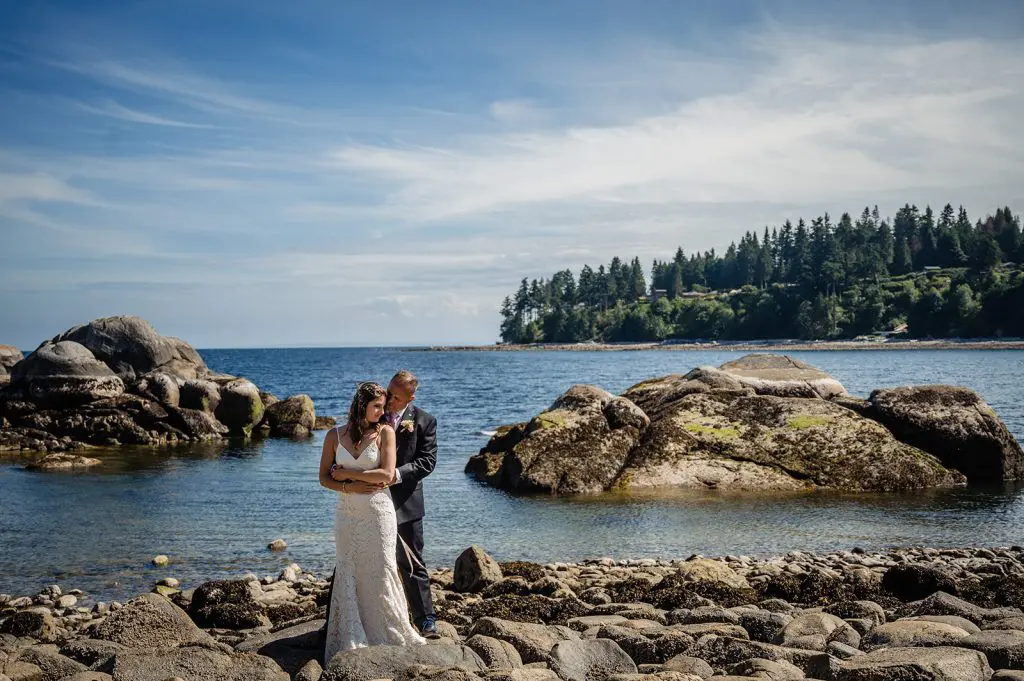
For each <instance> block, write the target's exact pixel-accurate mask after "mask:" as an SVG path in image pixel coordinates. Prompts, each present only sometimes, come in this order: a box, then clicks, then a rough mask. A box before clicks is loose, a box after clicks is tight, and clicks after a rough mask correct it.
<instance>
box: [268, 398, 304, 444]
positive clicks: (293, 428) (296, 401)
mask: <svg viewBox="0 0 1024 681" xmlns="http://www.w3.org/2000/svg"><path fill="white" fill-rule="evenodd" d="M266 421H267V422H268V423H269V424H270V434H271V435H277V436H284V437H308V436H309V435H310V433H311V432H312V431H313V428H314V427H315V426H316V410H315V409H314V407H313V400H312V399H311V398H310V397H309V395H294V396H293V397H289V398H288V399H286V400H280V401H277V402H274V403H272V404H270V405H269V406H268V407H267V408H266Z"/></svg>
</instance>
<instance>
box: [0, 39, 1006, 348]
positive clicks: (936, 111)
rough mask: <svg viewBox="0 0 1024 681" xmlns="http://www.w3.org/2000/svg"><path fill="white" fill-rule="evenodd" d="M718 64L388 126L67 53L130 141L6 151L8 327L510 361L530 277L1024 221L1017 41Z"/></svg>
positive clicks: (569, 48) (646, 67) (586, 70)
mask: <svg viewBox="0 0 1024 681" xmlns="http://www.w3.org/2000/svg"><path fill="white" fill-rule="evenodd" d="M809 36H812V37H809ZM813 36H818V37H817V38H815V37H813ZM715 44H716V50H715V52H714V53H704V52H701V51H699V50H696V51H695V50H694V49H690V50H683V49H680V48H678V47H676V46H672V45H659V44H655V43H652V41H645V40H640V39H636V40H629V41H626V40H623V41H620V42H619V43H617V45H618V46H619V47H618V48H617V49H608V50H606V51H604V52H600V51H597V52H595V50H594V49H593V48H588V49H587V50H583V49H582V48H581V47H580V46H578V45H571V44H567V45H558V46H551V47H549V49H548V50H547V51H545V52H543V53H542V55H541V57H538V56H537V54H538V53H537V51H520V53H522V54H523V55H527V56H520V53H516V54H513V55H512V56H507V57H506V58H507V59H510V60H518V61H516V62H515V63H514V64H510V65H509V68H508V73H510V74H514V75H513V76H510V77H509V78H510V80H509V82H507V83H502V84H501V87H500V88H498V89H499V90H500V92H498V93H497V94H496V93H493V92H492V93H490V96H487V97H479V98H466V99H460V97H459V96H449V95H450V93H448V92H444V91H442V92H433V93H431V92H427V91H425V90H424V89H423V88H422V87H421V86H420V84H418V83H417V84H407V86H408V87H409V88H410V91H415V92H416V93H417V97H416V98H411V97H410V99H409V100H408V101H404V102H403V101H401V97H397V96H396V97H392V98H391V99H390V100H389V102H388V103H387V104H383V103H379V102H374V101H372V100H365V99H364V100H361V101H358V102H357V101H352V102H350V101H348V100H347V99H346V97H345V91H344V84H343V83H340V84H337V88H338V93H339V94H338V96H337V97H334V98H327V97H325V96H323V93H322V89H323V85H322V84H321V85H318V86H317V88H316V89H315V91H312V90H302V89H293V90H289V96H288V97H285V96H283V95H280V94H279V95H278V96H276V97H275V96H272V95H271V94H268V93H274V92H275V89H274V87H273V83H265V84H261V86H259V87H257V86H256V85H255V83H256V81H258V77H257V76H258V74H254V73H250V80H249V81H247V82H243V81H239V80H235V79H228V78H225V77H223V76H222V75H221V76H218V75H217V74H213V73H207V72H204V70H203V69H202V68H200V67H198V66H196V65H195V64H189V63H188V62H187V61H185V60H184V58H183V57H179V58H174V57H168V56H158V57H153V56H152V55H145V54H131V55H127V54H124V53H117V52H114V53H110V52H105V51H103V50H100V49H85V48H81V49H78V51H77V52H76V51H75V50H74V49H70V48H66V49H65V52H56V53H45V54H49V56H46V57H43V58H42V60H43V61H45V62H46V63H47V64H48V65H49V68H51V69H53V68H56V69H58V70H59V71H60V72H61V73H62V74H63V75H64V76H67V75H70V76H73V77H75V78H76V79H78V80H77V81H76V82H78V84H84V87H83V89H84V90H86V94H76V97H77V98H76V99H75V100H71V99H69V98H68V97H67V96H66V95H65V94H64V93H60V96H59V97H51V99H54V100H59V101H60V102H61V103H62V104H63V105H64V106H63V109H65V110H72V111H77V113H79V114H88V116H83V120H87V121H88V125H89V126H96V123H97V122H99V123H102V122H103V121H104V119H116V120H119V121H122V122H124V123H125V124H128V125H127V126H122V125H118V126H114V127H115V128H116V130H117V132H116V133H109V134H108V133H107V132H106V131H104V130H103V128H102V126H99V128H98V129H99V132H98V133H96V134H93V135H92V137H90V138H89V139H88V140H87V142H88V143H86V142H82V141H81V140H80V139H78V138H72V139H71V140H70V141H66V144H62V143H54V144H52V145H45V144H38V145H36V146H33V145H31V144H20V143H19V144H13V143H10V144H8V148H3V147H2V146H0V232H2V234H3V236H4V237H5V239H6V241H5V245H6V246H7V248H8V250H7V252H6V254H4V253H0V290H3V291H5V293H4V295H3V296H0V318H5V319H9V320H17V319H18V317H17V314H22V313H19V312H18V308H19V305H22V304H23V301H27V300H32V301H46V300H49V301H51V304H52V305H53V312H52V315H53V317H54V318H56V317H57V316H58V315H61V314H85V313H86V311H88V312H89V313H90V314H92V313H93V312H96V311H101V312H104V313H107V314H113V313H119V312H123V311H125V308H130V309H131V310H134V311H135V312H137V313H140V314H143V315H144V316H152V317H154V320H155V321H159V320H160V319H165V320H168V322H167V323H168V326H169V327H170V328H175V327H176V326H178V328H180V325H185V326H186V327H187V326H188V325H190V324H198V323H199V321H195V320H201V321H202V322H203V323H204V324H214V325H223V326H224V327H225V329H223V330H218V331H217V332H216V334H214V332H213V331H210V332H209V334H210V335H208V336H207V338H211V339H212V338H214V337H216V339H217V340H204V339H203V338H202V337H200V338H196V339H195V342H197V343H200V344H202V343H204V342H210V343H212V342H217V343H221V344H223V343H225V342H231V341H229V340H228V341H226V340H224V339H225V338H227V337H228V335H230V333H236V334H246V337H247V338H250V340H248V341H246V342H245V343H244V344H247V345H253V344H262V343H287V342H303V341H308V342H323V341H327V340H330V339H331V338H334V339H336V340H338V341H351V340H352V338H349V337H346V338H339V337H338V336H337V334H339V333H341V331H340V330H339V328H338V327H337V325H336V323H335V321H334V320H336V319H337V318H338V315H339V314H340V313H341V311H346V310H347V311H348V313H351V314H356V313H358V314H359V315H362V314H364V313H365V314H372V315H374V319H379V320H380V323H377V324H374V325H373V326H372V329H371V330H370V331H366V333H371V331H372V333H375V334H377V335H376V338H378V339H379V342H431V341H438V342H450V341H457V340H461V341H476V342H487V341H490V340H493V339H494V337H495V334H496V329H497V322H498V316H497V309H498V306H499V304H500V301H501V298H502V297H503V296H504V295H505V294H507V293H509V292H511V291H512V290H514V288H515V285H516V284H517V283H518V280H519V279H520V277H523V276H527V277H538V276H549V275H550V274H551V273H552V272H554V271H555V270H559V269H563V268H566V267H568V268H572V269H578V268H579V267H580V266H581V265H582V264H583V263H590V264H593V265H596V264H599V263H601V262H607V260H608V259H610V257H611V256H613V255H619V256H623V257H632V256H634V255H636V256H639V257H641V259H642V260H643V262H644V264H645V266H646V265H647V264H649V262H650V259H651V258H654V257H659V258H664V257H669V256H670V255H671V252H672V251H674V249H675V247H676V246H677V245H683V246H684V247H685V248H686V249H687V250H689V251H692V250H698V249H700V250H702V249H706V248H710V247H716V246H717V247H719V248H721V247H722V246H724V245H726V244H727V243H728V241H730V240H733V239H735V238H737V237H738V236H739V234H741V233H742V231H744V230H746V229H760V228H762V227H763V226H764V225H765V224H769V225H774V224H779V223H780V222H782V221H783V220H785V219H786V218H796V217H799V216H800V215H803V216H805V217H811V216H814V215H818V214H820V212H822V211H823V210H830V211H832V212H836V211H841V210H851V211H857V210H859V209H860V208H861V207H863V205H865V204H866V203H871V204H874V203H879V204H881V207H882V210H883V212H891V211H893V210H895V207H896V205H897V204H900V205H901V204H902V203H903V202H904V201H911V202H916V203H918V204H924V203H928V202H931V203H932V204H933V205H934V204H936V203H940V202H941V203H945V202H946V201H952V202H954V203H963V204H964V205H966V206H967V207H968V209H969V210H971V211H972V216H975V217H980V215H979V213H981V212H983V211H985V210H991V209H993V208H994V207H995V205H996V203H995V202H999V203H1000V204H1003V203H1007V202H1008V203H1010V205H1011V206H1014V207H1016V208H1017V209H1019V208H1020V207H1021V204H1022V203H1024V190H1021V189H1020V187H1022V186H1024V154H1022V152H1021V151H1020V149H1021V142H1022V141H1024V140H1022V136H1024V133H1021V132H1020V128H1019V123H1018V122H1017V120H1016V118H1017V116H1018V114H1019V112H1020V111H1021V110H1022V109H1024V45H1022V44H1020V43H1019V42H1018V43H1006V42H998V41H994V40H980V39H964V40H953V41H950V40H937V39H934V38H931V37H928V36H915V35H914V34H913V33H905V34H901V35H900V36H898V39H896V38H894V37H892V36H880V35H874V36H872V35H860V36H858V37H856V38H851V37H849V36H843V35H831V34H828V32H827V31H822V32H819V33H816V32H815V31H813V30H806V29H805V30H802V31H800V32H795V31H792V30H790V29H787V28H786V27H785V26H778V25H768V26H767V27H762V28H761V30H760V31H759V32H756V33H746V34H743V35H728V34H726V35H722V36H720V39H719V40H717V41H716V43H715ZM583 53H585V55H584V56H581V55H583ZM34 58H35V59H36V60H37V61H39V59H40V57H38V55H35V56H34ZM254 68H258V66H256V67H254ZM414 85H415V87H414ZM396 87H401V86H396ZM520 92H522V93H524V94H522V95H520V94H519V93H520ZM525 93H529V94H528V95H527V94H525ZM26 101H27V100H26ZM71 101H73V102H74V105H73V106H70V107H69V106H67V104H68V102H71ZM396 101H399V102H400V103H399V104H395V102H396ZM453 102H459V103H461V108H460V107H458V106H454V105H453ZM43 104H45V96H42V95H41V96H40V98H39V99H38V100H32V106H35V107H41V106H42V105H43ZM129 105H130V106H129ZM36 110H40V111H42V110H43V109H36ZM63 113H66V111H65V112H63ZM126 127H127V128H128V129H129V130H130V131H131V132H133V133H134V134H135V137H131V141H130V142H124V143H123V146H122V141H121V138H120V137H119V135H120V132H121V131H122V130H123V129H125V128H126ZM90 134H92V133H91V132H90ZM108 144H109V145H111V146H110V149H113V151H110V150H109V149H108V146H107V145H108ZM887 202H888V203H887ZM1015 202H1016V203H1015ZM54 235H59V236H60V238H54ZM69 263H73V264H72V265H70V266H69ZM193 300H202V301H203V305H202V310H199V309H196V308H197V306H195V305H192V304H191V303H190V302H189V301H193ZM147 305H149V306H151V308H152V311H151V310H148V309H144V308H145V307H146V306H147ZM36 307H38V305H36ZM267 310H275V311H276V312H275V314H276V315H278V319H279V322H280V323H277V324H274V325H273V328H272V329H268V328H267V325H266V324H265V323H263V321H262V320H263V317H264V315H265V314H266V311H267ZM23 314H24V315H25V316H24V317H23V318H24V319H26V320H27V319H29V317H30V315H29V312H28V311H26V312H24V313H23ZM40 315H41V313H39V312H38V311H34V312H32V313H31V318H32V319H34V320H35V319H37V318H38V319H42V317H41V316H40ZM80 321H84V320H83V319H78V318H75V319H73V320H70V321H69V322H68V323H67V324H64V323H56V322H54V323H53V326H55V327H61V326H65V325H70V323H75V322H80ZM171 322H173V324H172V323H171ZM14 323H17V322H16V321H15V322H14ZM26 323H27V322H26ZM33 323H36V322H33ZM40 323H41V322H40ZM203 328H204V329H205V328H207V327H203ZM219 328H220V327H219V326H218V329H219ZM55 330H57V329H56V328H51V329H48V330H47V332H48V333H52V332H53V331H55ZM204 332H205V331H204ZM353 333H355V332H353ZM359 333H363V330H362V329H360V330H359ZM332 334H333V335H332ZM183 335H188V334H187V333H185V334H183ZM360 338H362V336H360ZM368 338H369V336H367V337H366V339H368ZM236 342H240V341H236Z"/></svg>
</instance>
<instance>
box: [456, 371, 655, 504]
mask: <svg viewBox="0 0 1024 681" xmlns="http://www.w3.org/2000/svg"><path fill="white" fill-rule="evenodd" d="M622 402H623V401H622V400H615V401H614V406H613V408H612V410H610V411H611V413H612V422H609V418H608V415H607V414H606V413H605V407H607V406H608V405H609V404H612V403H613V396H612V395H610V394H609V393H607V392H605V391H604V390H601V389H600V388H596V387H594V386H584V385H576V386H573V387H572V388H570V389H569V390H568V391H566V392H565V393H564V394H563V395H562V396H560V397H559V398H558V399H557V400H555V402H554V404H552V405H551V407H550V408H549V409H548V410H547V411H545V412H543V413H542V414H540V415H538V416H537V417H535V418H534V419H533V420H532V421H530V422H529V424H526V425H524V426H517V427H514V428H512V429H507V430H505V431H504V432H501V433H499V434H498V435H495V437H494V438H492V442H491V443H488V447H486V448H485V450H484V451H483V452H481V453H480V454H478V455H476V456H474V457H473V459H471V460H470V463H469V464H468V465H467V467H466V470H467V472H471V473H474V474H475V475H477V477H478V478H481V479H484V480H487V481H488V482H492V484H495V483H496V484H497V486H499V487H502V488H504V489H509V490H514V491H519V492H555V493H560V494H586V493H594V492H600V491H602V490H605V489H607V488H608V487H609V486H610V485H611V483H612V481H614V479H615V477H616V476H617V475H618V473H619V471H620V470H621V469H622V466H623V465H624V464H625V463H626V458H627V456H628V455H629V452H630V451H631V450H632V448H633V446H634V445H635V444H636V443H637V441H638V439H639V436H640V430H639V429H638V428H637V427H636V426H635V425H621V424H622V423H623V414H624V413H628V412H630V411H631V410H629V408H628V406H626V405H624V404H623V403H622ZM626 420H628V419H626ZM633 422H636V421H633ZM612 423H615V424H616V425H618V426H619V427H617V428H613V427H612Z"/></svg>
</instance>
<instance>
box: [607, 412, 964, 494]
mask: <svg viewBox="0 0 1024 681" xmlns="http://www.w3.org/2000/svg"><path fill="white" fill-rule="evenodd" d="M626 470H627V471H628V472H629V485H628V486H629V487H630V488H638V487H660V486H666V485H671V486H674V487H690V488H695V489H703V488H712V489H737V490H765V489H775V490H795V489H802V488H803V489H813V488H828V489H839V490H858V491H860V490H885V491H893V490H905V489H918V488H924V487H942V486H953V485H958V484H962V483H963V482H964V479H963V476H961V475H959V474H958V473H956V472H955V471H948V470H946V469H945V468H944V467H943V466H942V465H941V464H940V463H939V462H938V460H936V459H935V458H934V457H932V456H930V455H928V454H926V453H924V452H922V451H920V450H918V449H916V448H914V447H911V446H908V445H905V444H903V443H901V442H899V441H898V440H896V439H895V438H894V437H893V436H892V434H891V433H889V431H887V430H886V429H885V428H883V427H881V426H880V425H879V424H877V423H875V422H874V421H871V420H869V419H866V418H863V417H861V416H858V415H857V414H855V413H853V412H851V411H850V410H848V409H845V408H843V407H840V406H838V405H835V404H833V403H831V402H827V401H825V400H821V399H805V398H786V397H773V396H768V395H755V396H741V397H735V398H733V397H730V396H723V395H720V394H715V393H694V394H691V395H688V396H686V397H684V398H682V399H681V400H679V401H677V403H676V405H675V407H674V409H673V410H672V411H670V412H668V413H666V414H665V415H663V417H662V418H661V419H660V420H658V421H656V422H654V423H653V424H652V425H651V427H650V428H648V429H647V430H646V432H645V433H644V436H643V437H642V439H641V441H640V443H639V445H638V446H637V448H636V450H635V451H634V452H633V453H632V454H631V455H630V458H629V461H628V463H627V465H626Z"/></svg>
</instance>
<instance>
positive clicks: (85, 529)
mask: <svg viewBox="0 0 1024 681" xmlns="http://www.w3.org/2000/svg"><path fill="white" fill-rule="evenodd" d="M742 354H744V353H741V352H660V351H649V352H586V353H584V352H538V353H493V352H463V353H460V352H418V351H401V350H389V349H381V350H377V349H305V350H294V349H287V350H207V351H203V352H202V355H203V357H204V358H205V359H206V361H207V363H208V364H209V365H210V367H211V368H213V369H216V370H218V371H224V372H228V373H231V374H236V375H242V376H246V377H248V378H250V379H252V380H253V381H254V382H255V383H256V384H257V385H259V386H260V387H261V388H262V389H264V390H269V391H270V392H273V393H274V394H276V395H278V396H281V397H284V396H287V395H292V394H296V393H302V392H304V393H307V394H309V395H310V396H311V397H313V399H314V401H315V402H316V406H317V412H318V413H321V414H328V415H332V416H341V415H342V414H343V413H344V412H345V411H346V410H347V407H348V402H349V399H350V396H351V393H352V391H353V389H354V387H355V385H356V384H357V383H358V382H360V381H362V380H368V379H374V380H378V381H380V382H386V381H387V380H388V379H389V378H390V376H391V375H392V374H393V373H394V372H395V371H396V370H397V369H400V368H408V369H411V370H412V371H413V372H415V373H416V374H417V375H418V376H419V377H420V381H421V387H420V391H419V393H418V396H417V404H419V405H420V406H421V407H423V408H425V409H427V410H428V411H430V412H432V413H433V414H434V415H435V416H436V417H437V419H438V424H439V427H438V439H439V454H438V465H437V469H436V470H435V472H434V473H433V475H431V476H430V477H429V478H427V481H426V482H425V486H426V495H427V514H428V516H427V518H426V521H425V534H426V550H425V554H426V555H425V558H426V560H427V563H428V565H430V566H432V567H433V566H442V565H448V566H450V565H452V564H453V561H454V559H455V557H456V556H457V555H458V554H459V553H460V552H461V551H462V550H463V549H464V548H466V547H467V546H469V545H471V544H479V545H481V546H483V547H484V548H486V549H487V550H488V551H489V552H490V553H491V554H492V555H494V556H495V557H497V558H498V559H499V560H505V559H513V558H515V559H526V560H535V561H557V560H578V559H582V558H587V557H599V556H613V557H618V558H627V557H628V558H639V557H687V556H689V555H691V554H693V553H705V554H709V555H722V554H727V553H735V554H740V553H743V554H748V555H774V554H780V553H785V552H787V551H790V550H794V549H800V550H807V551H828V550H835V549H844V548H852V547H855V546H860V547H863V548H866V549H874V548H885V547H893V546H906V545H931V546H970V545H975V546H978V545H1007V544H1020V543H1022V542H1024V487H1014V486H1006V487H1003V486H1000V487H971V488H968V489H963V490H953V491H931V492H922V493H914V494H899V495H891V494H890V495H836V494H821V493H818V494H808V495H801V496H795V497H793V496H791V497H775V498H750V497H745V498H744V497H738V498H737V497H723V496H719V495H712V494H708V495H699V496H694V495H675V496H664V495H662V496H657V497H655V496H649V495H645V496H618V495H617V496H611V497H608V496H606V497H601V498H586V499H554V498H547V497H544V498H538V497H531V498H515V497H511V496H508V495H506V494H505V493H503V492H500V491H497V490H494V489H491V488H488V487H485V486H482V485H480V484H478V483H476V482H474V481H472V480H471V479H469V478H467V477H466V475H465V474H464V473H463V467H464V465H465V463H466V460H467V459H468V458H469V456H470V455H471V454H474V453H476V452H477V451H478V450H479V448H480V447H481V446H482V445H483V444H484V443H485V442H486V441H487V439H488V435H487V433H489V432H490V431H493V430H494V429H495V428H496V427H497V426H499V425H501V424H503V423H510V422H514V421H519V420H526V419H528V418H530V417H532V416H533V415H534V414H536V413H537V412H539V411H541V410H543V409H544V408H545V407H546V406H547V405H548V404H550V403H551V401H552V400H553V399H554V398H555V397H556V396H557V395H558V394H560V393H561V392H562V391H564V390H565V389H566V388H568V387H569V386H571V385H572V384H574V383H592V384H596V385H600V386H602V387H604V388H606V389H608V390H610V391H612V392H621V391H622V390H624V389H625V388H627V387H629V386H630V385H632V384H633V383H636V382H638V381H640V380H643V379H645V378H650V377H653V376H661V375H665V374H668V373H678V372H685V371H688V370H689V369H690V368H692V367H694V366H697V365H704V364H710V365H718V364H721V363H722V362H724V361H726V360H729V359H733V358H735V357H738V356H741V355H742ZM791 354H792V355H793V356H795V357H799V358H800V359H803V360H805V361H808V362H810V363H812V364H814V365H816V366H818V367H821V368H822V369H825V370H827V371H829V372H831V373H832V374H833V375H835V376H836V377H837V378H838V379H839V380H840V381H842V382H843V383H844V384H845V385H846V387H847V389H848V390H849V391H850V392H851V393H852V394H854V395H862V396H866V395H867V394H868V393H869V392H870V391H871V390H872V389H873V388H876V387H885V386H895V385H905V384H920V383H938V382H942V383H954V384H961V385H966V386H969V387H971V388H974V389H975V390H978V391H979V392H980V393H981V394H982V395H983V396H984V398H985V399H986V400H987V401H988V402H989V404H991V405H992V406H993V407H994V408H995V409H996V411H997V412H998V413H999V414H1000V415H1001V416H1002V418H1003V420H1004V421H1005V422H1006V424H1007V425H1008V426H1009V428H1010V430H1011V432H1013V434H1014V436H1015V437H1016V438H1017V439H1018V440H1020V441H1024V352H1022V351H980V350H974V351H964V350H960V351H958V350H948V351H914V352H908V351H902V352H901V351H870V352H831V351H827V352H802V353H801V352H796V353H791ZM322 440H323V433H316V434H315V436H314V438H313V439H311V440H309V441H308V442H292V441H288V440H266V441H262V442H257V443H252V444H239V445H236V446H227V447H224V446H218V447H206V448H196V449H182V450H170V451H166V450H130V449H128V448H122V449H120V450H111V451H108V452H104V453H103V454H102V455H101V456H102V458H103V459H104V463H103V464H102V465H100V466H97V467H95V468H93V469H91V470H89V471H88V472H83V473H76V474H52V473H51V474H44V473H33V472H28V471H25V470H24V469H23V468H22V467H21V465H19V464H16V463H11V462H0V592H5V593H14V594H28V593H35V591H36V590H38V589H39V588H41V587H43V586H45V585H47V584H53V583H58V584H61V585H62V586H64V587H67V588H74V587H77V588H80V589H83V590H85V591H87V592H88V593H89V594H91V595H92V596H94V597H96V598H102V599H113V598H121V599H123V598H126V597H128V596H131V595H134V594H136V593H139V592H142V591H146V590H148V589H149V588H150V587H151V586H152V583H153V582H154V581H155V580H156V579H159V578H160V577H163V576H168V575H170V576H174V577H177V578H179V579H180V580H181V581H182V582H183V584H185V585H186V586H194V585H196V584H197V583H198V582H199V581H202V580H204V579H212V578H223V577H232V576H238V575H241V574H242V573H245V572H247V571H253V572H256V573H257V574H260V575H263V574H277V573H278V572H279V571H280V570H281V568H283V567H284V566H285V565H287V564H288V563H291V562H297V563H299V564H300V565H301V566H302V567H303V568H305V569H308V570H312V571H314V572H318V573H321V574H326V573H327V572H329V571H330V569H331V568H332V567H333V561H334V545H333V534H332V522H333V507H334V503H335V499H334V495H333V493H332V492H329V491H328V490H325V489H323V488H321V487H320V486H319V484H318V483H317V477H316V469H317V464H318V460H319V456H320V446H321V443H322ZM571 455H572V452H566V456H571ZM277 537H283V538H284V539H285V540H287V542H288V545H289V548H288V550H287V551H286V552H284V553H281V554H272V553H270V552H269V551H267V550H266V548H265V547H266V545H267V543H268V542H270V541H271V540H272V539H275V538H277ZM160 553H163V554H167V555H168V556H169V557H170V560H171V563H170V566H168V567H166V568H154V567H151V566H150V565H149V562H150V560H151V558H152V557H153V556H154V555H156V554H160Z"/></svg>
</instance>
